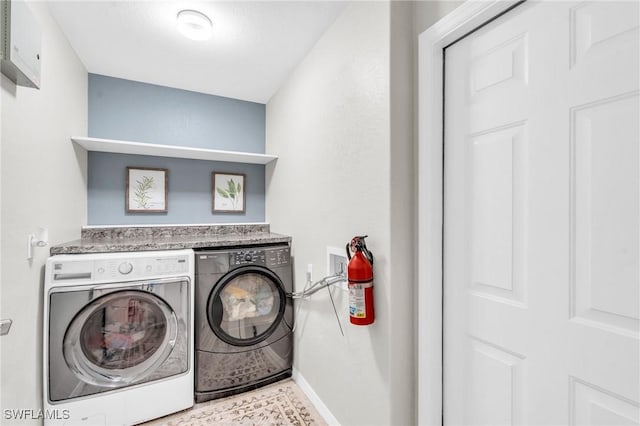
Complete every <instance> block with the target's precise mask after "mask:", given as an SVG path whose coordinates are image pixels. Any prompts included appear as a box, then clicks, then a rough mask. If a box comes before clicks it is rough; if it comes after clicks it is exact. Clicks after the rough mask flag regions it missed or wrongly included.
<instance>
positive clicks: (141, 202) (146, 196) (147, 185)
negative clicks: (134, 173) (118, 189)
mask: <svg viewBox="0 0 640 426" xmlns="http://www.w3.org/2000/svg"><path fill="white" fill-rule="evenodd" d="M153 184H154V182H153V177H152V176H142V180H136V187H135V192H134V194H133V200H134V201H135V203H136V207H137V208H139V209H148V208H150V207H149V205H148V202H149V200H151V191H152V190H153Z"/></svg>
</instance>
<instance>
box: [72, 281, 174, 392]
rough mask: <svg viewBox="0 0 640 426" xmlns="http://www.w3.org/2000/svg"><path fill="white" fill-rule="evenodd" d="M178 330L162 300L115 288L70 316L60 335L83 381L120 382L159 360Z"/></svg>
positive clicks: (143, 373) (141, 373) (151, 368)
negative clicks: (63, 335) (62, 333)
mask: <svg viewBox="0 0 640 426" xmlns="http://www.w3.org/2000/svg"><path fill="white" fill-rule="evenodd" d="M177 332H178V322H177V318H176V315H175V313H174V312H173V311H172V310H171V308H170V307H169V305H167V303H166V302H165V301H164V300H162V299H161V298H159V297H157V296H155V295H153V294H151V293H147V292H145V291H141V290H123V291H116V292H113V293H109V294H107V295H105V296H102V297H99V298H98V299H95V300H94V301H93V302H91V303H90V304H88V305H87V306H86V307H85V308H83V309H82V310H81V311H80V312H79V313H78V314H77V315H76V316H75V317H74V319H73V320H72V321H71V324H70V325H69V328H68V329H67V332H66V334H65V337H64V343H63V345H64V348H63V350H64V358H65V361H66V362H67V365H68V366H69V367H70V368H71V369H72V370H73V371H74V372H75V373H76V375H77V376H78V377H79V378H80V379H81V380H83V381H84V382H87V383H90V384H94V385H98V386H107V387H116V386H121V385H124V384H129V383H132V382H135V381H138V380H140V379H142V378H144V377H145V376H147V375H148V374H150V373H152V372H153V371H154V370H155V368H156V367H158V366H159V365H160V364H162V362H164V361H165V360H166V359H167V357H168V356H169V354H170V353H171V351H172V349H173V347H174V345H175V342H176V337H177Z"/></svg>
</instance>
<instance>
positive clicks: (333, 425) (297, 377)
mask: <svg viewBox="0 0 640 426" xmlns="http://www.w3.org/2000/svg"><path fill="white" fill-rule="evenodd" d="M292 378H293V381H294V382H296V384H297V385H298V387H299V388H300V389H302V392H304V394H305V395H307V398H309V401H311V403H312V404H313V406H314V407H316V410H318V413H320V415H321V416H322V417H323V418H324V420H325V421H326V422H327V423H328V424H329V425H330V426H340V423H339V422H338V420H337V419H336V418H335V417H334V416H333V414H332V413H331V411H330V410H329V408H327V406H326V405H324V402H322V400H321V399H320V397H319V396H318V394H317V393H316V392H315V391H314V390H313V388H312V387H311V385H310V384H309V382H307V381H306V380H305V379H304V377H302V374H300V372H299V371H298V370H296V369H295V368H294V369H293V374H292Z"/></svg>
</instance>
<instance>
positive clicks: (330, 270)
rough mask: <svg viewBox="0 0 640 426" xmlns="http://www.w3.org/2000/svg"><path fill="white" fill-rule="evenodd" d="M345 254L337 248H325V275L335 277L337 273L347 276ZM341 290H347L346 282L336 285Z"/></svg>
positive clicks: (343, 250)
mask: <svg viewBox="0 0 640 426" xmlns="http://www.w3.org/2000/svg"><path fill="white" fill-rule="evenodd" d="M347 264H348V260H347V254H346V251H345V249H340V248H337V247H327V275H336V274H338V273H340V274H344V276H345V278H346V276H347ZM338 285H339V286H340V288H342V289H343V290H347V283H346V281H344V282H341V283H339V284H338Z"/></svg>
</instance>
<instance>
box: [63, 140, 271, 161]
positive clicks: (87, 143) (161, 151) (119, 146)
mask: <svg viewBox="0 0 640 426" xmlns="http://www.w3.org/2000/svg"><path fill="white" fill-rule="evenodd" d="M71 140H72V141H73V142H75V143H76V144H78V145H80V146H81V147H83V148H85V149H86V150H87V151H99V152H113V153H117V154H134V155H155V156H158V157H173V158H189V159H192V160H211V161H229V162H232V163H248V164H267V163H270V162H272V161H274V160H277V159H278V157H277V156H276V155H268V154H255V153H251V152H237V151H221V150H218V149H205V148H190V147H186V146H176V145H158V144H153V143H144V142H131V141H120V140H113V139H99V138H87V137H79V136H72V137H71Z"/></svg>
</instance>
